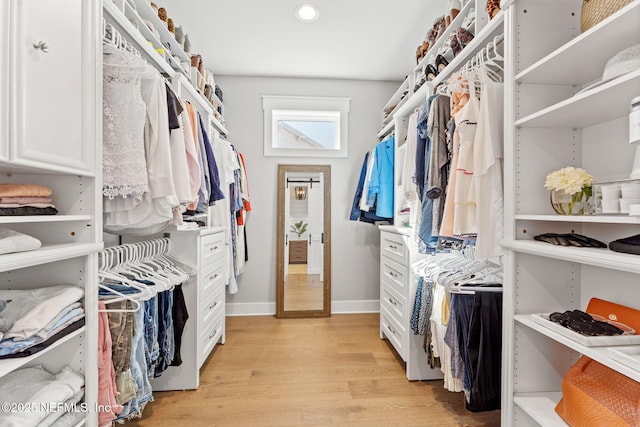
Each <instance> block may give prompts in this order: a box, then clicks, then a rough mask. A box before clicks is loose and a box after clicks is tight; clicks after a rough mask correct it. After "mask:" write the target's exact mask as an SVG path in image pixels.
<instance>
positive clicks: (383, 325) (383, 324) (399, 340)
mask: <svg viewBox="0 0 640 427" xmlns="http://www.w3.org/2000/svg"><path fill="white" fill-rule="evenodd" d="M380 329H381V330H382V333H383V334H384V336H386V337H387V339H388V340H389V342H390V343H391V344H392V345H393V347H394V348H395V349H396V351H397V352H398V354H399V355H400V357H402V360H405V361H406V360H407V346H406V343H405V341H406V340H405V336H406V330H405V329H404V328H403V327H401V326H400V325H399V324H398V322H396V321H395V319H394V318H393V316H391V315H390V314H389V313H387V312H386V310H385V309H384V307H382V308H381V310H380Z"/></svg>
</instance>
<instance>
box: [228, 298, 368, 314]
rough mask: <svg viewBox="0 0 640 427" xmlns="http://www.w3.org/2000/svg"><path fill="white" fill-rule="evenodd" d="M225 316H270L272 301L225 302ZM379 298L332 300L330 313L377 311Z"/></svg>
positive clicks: (273, 308)
mask: <svg viewBox="0 0 640 427" xmlns="http://www.w3.org/2000/svg"><path fill="white" fill-rule="evenodd" d="M225 309H226V313H225V314H226V315H227V316H270V315H271V316H272V315H275V314H276V303H274V302H247V303H242V302H239V303H227V304H226V306H225ZM379 312H380V301H379V300H365V301H333V302H332V303H331V313H332V314H347V313H379Z"/></svg>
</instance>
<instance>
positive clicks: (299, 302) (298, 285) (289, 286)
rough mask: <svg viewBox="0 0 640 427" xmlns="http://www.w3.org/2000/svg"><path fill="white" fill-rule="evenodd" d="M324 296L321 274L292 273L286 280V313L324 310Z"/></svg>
mask: <svg viewBox="0 0 640 427" xmlns="http://www.w3.org/2000/svg"><path fill="white" fill-rule="evenodd" d="M304 267H305V268H306V267H307V266H306V264H305V265H304ZM323 296H324V284H323V283H322V282H321V281H320V275H319V274H307V273H304V274H294V273H291V272H290V273H289V274H288V275H287V277H286V278H285V280H284V309H285V311H297V310H302V311H304V310H322V307H323V305H324V301H323Z"/></svg>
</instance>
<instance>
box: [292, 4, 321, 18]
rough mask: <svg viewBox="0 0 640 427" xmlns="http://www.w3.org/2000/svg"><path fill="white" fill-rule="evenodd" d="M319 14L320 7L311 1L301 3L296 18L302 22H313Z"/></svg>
mask: <svg viewBox="0 0 640 427" xmlns="http://www.w3.org/2000/svg"><path fill="white" fill-rule="evenodd" d="M318 16H320V12H319V11H318V8H317V7H315V6H314V5H312V4H309V3H305V4H301V5H300V6H298V8H297V9H296V18H298V19H299V20H301V21H302V22H313V21H315V20H316V19H318Z"/></svg>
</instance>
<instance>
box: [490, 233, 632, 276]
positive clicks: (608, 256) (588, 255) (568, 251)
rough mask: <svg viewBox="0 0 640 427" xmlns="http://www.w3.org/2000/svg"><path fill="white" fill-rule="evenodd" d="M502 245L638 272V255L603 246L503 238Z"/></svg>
mask: <svg viewBox="0 0 640 427" xmlns="http://www.w3.org/2000/svg"><path fill="white" fill-rule="evenodd" d="M501 244H502V247H503V248H505V249H510V250H513V251H516V252H522V253H525V254H531V255H537V256H541V257H546V258H554V259H557V260H561V261H570V262H575V263H578V264H586V265H591V266H596V267H603V268H608V269H611V270H619V271H627V272H630V273H636V274H639V273H640V256H639V255H631V254H623V253H620V252H614V251H611V250H609V249H604V248H577V247H572V246H570V247H566V246H555V245H552V244H549V243H544V242H537V241H534V240H503V241H502V242H501Z"/></svg>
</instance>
